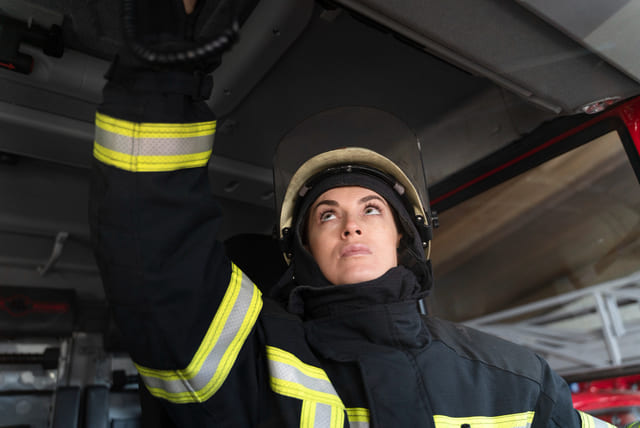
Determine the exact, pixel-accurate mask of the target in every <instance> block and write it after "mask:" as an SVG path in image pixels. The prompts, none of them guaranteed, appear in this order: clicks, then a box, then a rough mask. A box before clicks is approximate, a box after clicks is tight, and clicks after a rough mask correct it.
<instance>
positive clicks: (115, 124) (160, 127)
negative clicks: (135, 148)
mask: <svg viewBox="0 0 640 428" xmlns="http://www.w3.org/2000/svg"><path fill="white" fill-rule="evenodd" d="M96 125H97V126H99V127H100V128H102V129H104V130H105V131H109V132H111V133H114V134H120V135H125V136H127V137H131V138H188V137H199V136H203V135H210V134H212V133H213V132H215V130H216V122H215V121H209V122H195V123H138V122H129V121H128V120H122V119H116V118H115V117H111V116H107V115H105V114H102V113H98V112H96Z"/></svg>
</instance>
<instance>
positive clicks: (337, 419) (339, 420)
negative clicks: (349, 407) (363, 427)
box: [330, 406, 344, 428]
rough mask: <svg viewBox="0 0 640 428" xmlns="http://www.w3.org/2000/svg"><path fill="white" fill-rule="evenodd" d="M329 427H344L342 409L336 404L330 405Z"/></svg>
mask: <svg viewBox="0 0 640 428" xmlns="http://www.w3.org/2000/svg"><path fill="white" fill-rule="evenodd" d="M330 427H331V428H343V427H344V410H343V409H341V408H340V407H338V406H331V425H330Z"/></svg>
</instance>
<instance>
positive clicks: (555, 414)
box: [90, 83, 611, 428]
mask: <svg viewBox="0 0 640 428" xmlns="http://www.w3.org/2000/svg"><path fill="white" fill-rule="evenodd" d="M215 127H216V122H215V120H214V117H213V115H212V114H211V113H210V112H209V110H208V109H207V108H206V105H205V104H204V103H203V102H192V101H191V99H190V98H189V97H185V96H182V95H175V94H168V95H167V94H153V93H135V92H131V91H128V90H127V88H123V87H119V86H118V85H115V84H113V83H110V84H108V85H107V87H106V89H105V92H104V101H103V104H102V106H101V108H100V110H99V112H98V113H97V114H96V139H95V145H94V157H95V159H94V166H93V180H92V189H91V206H90V217H91V227H92V237H93V245H94V248H95V252H96V256H97V259H98V263H99V267H100V271H101V275H102V279H103V282H104V286H105V290H106V294H107V297H108V299H109V302H110V305H111V307H112V311H113V314H114V316H115V319H116V321H117V323H118V325H119V327H120V330H121V331H122V333H123V335H124V342H125V344H126V346H127V348H128V350H129V352H130V354H131V357H132V358H133V360H134V362H135V364H136V366H137V369H138V371H139V373H140V376H141V378H142V380H143V382H144V384H145V386H146V389H147V390H148V391H149V393H150V394H151V395H152V396H154V397H155V399H156V400H158V401H160V402H162V406H163V408H164V411H166V413H167V414H168V415H169V417H170V418H171V420H172V422H173V424H175V425H176V426H181V427H234V428H235V427H305V428H306V427H317V428H321V427H327V428H329V427H330V428H337V427H347V426H348V427H359V428H365V427H394V428H400V427H437V428H464V427H467V428H488V427H496V428H498V427H499V428H516V427H518V428H525V427H538V428H542V427H550V428H555V427H557V428H573V427H588V428H591V427H594V428H595V427H607V426H611V425H608V424H605V423H604V422H601V421H599V420H597V419H594V418H592V417H590V416H588V415H586V414H583V413H580V412H577V411H576V410H574V409H573V407H572V403H571V396H570V393H569V390H568V388H567V385H566V384H565V382H564V381H563V380H562V379H561V378H560V377H559V376H557V375H556V374H555V373H553V372H552V371H551V370H550V369H549V367H548V366H547V364H546V363H545V361H543V360H542V359H541V358H540V357H538V356H536V355H535V354H533V353H531V352H529V351H527V350H525V349H523V348H521V347H519V346H516V345H513V344H510V343H508V342H505V341H503V340H500V339H497V338H494V337H491V336H488V335H486V334H483V333H480V332H477V331H474V330H471V329H469V328H466V327H462V326H458V325H454V324H451V323H448V322H444V321H441V320H438V319H434V318H432V317H428V316H423V315H421V314H420V313H419V311H418V306H417V304H416V298H415V295H416V290H417V288H418V286H417V284H416V281H415V278H414V276H413V274H411V273H410V272H409V271H407V270H406V269H404V268H402V267H398V268H394V269H392V270H390V271H389V272H388V273H387V274H385V275H384V276H383V277H381V278H379V279H377V280H374V281H371V282H370V283H365V284H359V285H352V286H341V287H326V288H324V289H314V288H313V287H305V286H302V287H298V288H296V289H295V290H294V291H293V292H292V294H291V298H290V301H289V306H290V308H289V309H291V308H296V310H295V311H294V313H292V312H291V310H286V309H285V308H284V307H283V306H282V305H280V304H278V303H275V302H274V301H272V300H270V299H267V298H265V297H263V296H262V294H261V292H260V290H259V288H258V287H257V286H256V285H254V283H253V282H252V281H251V279H250V278H248V277H247V276H246V275H245V274H244V273H243V272H242V271H241V270H240V269H239V268H238V267H237V266H236V265H235V264H233V263H232V262H231V261H229V260H228V259H227V257H226V256H225V253H224V249H223V247H222V245H221V244H220V243H218V242H216V240H215V237H216V235H217V233H218V229H219V227H220V211H219V208H218V206H217V205H216V203H215V201H214V200H213V198H212V197H211V191H210V188H209V181H208V174H207V168H206V165H207V161H208V159H209V156H210V154H211V148H212V145H213V135H214V132H215Z"/></svg>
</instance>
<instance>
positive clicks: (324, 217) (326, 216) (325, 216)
mask: <svg viewBox="0 0 640 428" xmlns="http://www.w3.org/2000/svg"><path fill="white" fill-rule="evenodd" d="M334 218H336V215H335V214H334V212H333V211H324V212H322V213H321V214H320V221H321V222H322V223H324V222H325V221H329V220H333V219H334Z"/></svg>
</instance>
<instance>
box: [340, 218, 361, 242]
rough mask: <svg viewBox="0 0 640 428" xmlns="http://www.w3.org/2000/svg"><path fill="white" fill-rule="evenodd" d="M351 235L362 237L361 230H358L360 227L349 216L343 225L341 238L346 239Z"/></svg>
mask: <svg viewBox="0 0 640 428" xmlns="http://www.w3.org/2000/svg"><path fill="white" fill-rule="evenodd" d="M352 235H362V229H361V228H360V225H359V224H358V223H357V222H356V221H355V220H354V219H353V217H351V216H350V217H348V218H347V220H346V223H345V225H344V230H343V231H342V237H343V238H346V237H348V236H352Z"/></svg>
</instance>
